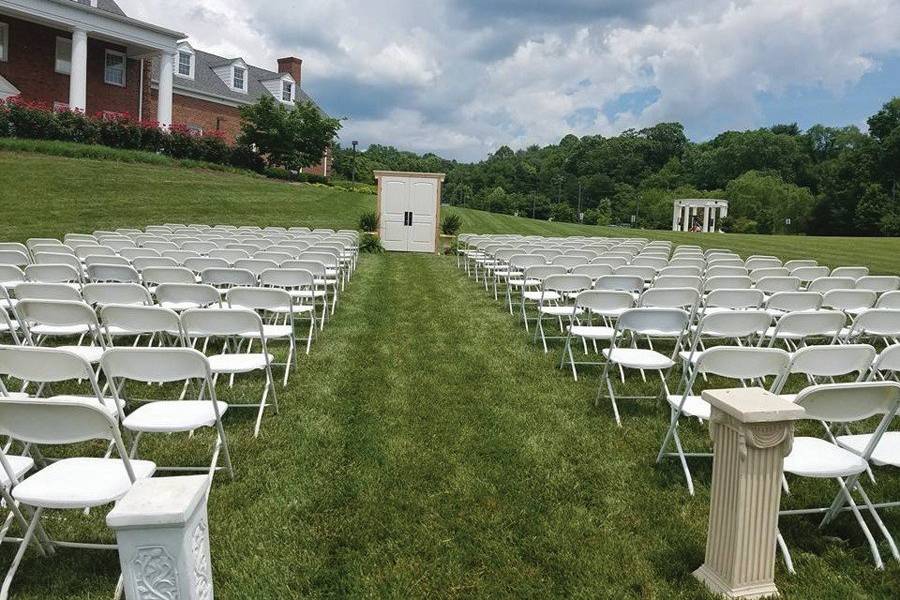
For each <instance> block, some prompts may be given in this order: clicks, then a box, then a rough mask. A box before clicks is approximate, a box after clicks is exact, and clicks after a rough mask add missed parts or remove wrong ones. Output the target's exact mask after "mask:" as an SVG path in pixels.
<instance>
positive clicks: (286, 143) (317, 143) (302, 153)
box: [238, 96, 341, 169]
mask: <svg viewBox="0 0 900 600" xmlns="http://www.w3.org/2000/svg"><path fill="white" fill-rule="evenodd" d="M340 129H341V122H340V119H335V118H332V117H329V116H328V115H326V114H325V113H323V112H322V111H321V110H319V108H318V107H317V106H316V105H315V104H313V103H312V102H297V103H296V104H295V105H294V106H293V107H291V108H288V107H286V106H285V105H284V104H282V103H280V102H276V101H275V99H274V98H272V97H271V96H263V97H262V98H260V99H259V101H258V102H256V103H255V104H252V105H249V106H245V107H242V108H241V134H240V136H239V137H238V143H240V144H241V145H245V146H251V147H255V148H256V150H257V152H259V154H260V155H262V156H264V157H265V158H266V160H267V161H268V162H269V164H272V165H277V166H281V167H284V168H286V169H302V168H304V167H311V166H313V165H316V164H318V163H319V161H321V160H322V156H323V155H324V154H325V150H326V149H327V148H328V147H329V146H330V145H331V143H332V141H333V140H334V138H335V137H336V136H337V132H338V131H340Z"/></svg>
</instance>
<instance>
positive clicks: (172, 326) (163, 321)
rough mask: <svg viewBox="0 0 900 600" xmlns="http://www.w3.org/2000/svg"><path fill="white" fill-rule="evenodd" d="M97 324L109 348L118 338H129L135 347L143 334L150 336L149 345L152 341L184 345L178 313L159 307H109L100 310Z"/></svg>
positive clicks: (161, 343) (131, 305) (167, 345)
mask: <svg viewBox="0 0 900 600" xmlns="http://www.w3.org/2000/svg"><path fill="white" fill-rule="evenodd" d="M100 323H101V326H102V328H103V332H104V333H105V334H106V337H107V339H108V340H109V345H110V346H114V345H115V340H116V338H118V337H132V336H133V337H134V338H135V340H134V342H133V345H134V346H138V345H139V344H140V340H141V337H142V336H145V335H149V336H150V339H149V341H148V346H153V343H154V341H155V340H156V341H157V342H158V345H159V346H164V347H173V346H182V347H184V346H187V340H186V338H185V335H184V331H183V330H182V328H181V320H180V319H179V318H178V313H176V312H175V311H173V310H171V309H168V308H163V307H161V306H140V305H134V304H127V305H126V304H108V305H106V306H103V307H102V308H101V309H100Z"/></svg>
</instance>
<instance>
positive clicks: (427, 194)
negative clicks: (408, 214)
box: [409, 178, 437, 252]
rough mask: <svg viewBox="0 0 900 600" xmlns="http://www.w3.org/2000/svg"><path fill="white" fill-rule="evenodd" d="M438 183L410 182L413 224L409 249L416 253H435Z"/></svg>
mask: <svg viewBox="0 0 900 600" xmlns="http://www.w3.org/2000/svg"><path fill="white" fill-rule="evenodd" d="M436 194H437V181H435V180H434V179H428V178H420V179H413V180H411V181H410V186H409V196H410V198H409V206H410V208H409V209H410V210H411V211H412V212H413V224H412V227H410V228H409V229H410V232H409V249H410V250H412V251H414V252H434V250H435V248H434V235H435V211H436V206H435V204H436V202H437V201H436V199H435V196H436Z"/></svg>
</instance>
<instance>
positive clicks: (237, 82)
mask: <svg viewBox="0 0 900 600" xmlns="http://www.w3.org/2000/svg"><path fill="white" fill-rule="evenodd" d="M246 74H247V72H246V70H245V69H244V68H243V67H235V68H234V85H233V87H234V89H236V90H241V91H243V90H244V89H245V88H244V84H245V83H246V82H245V80H244V79H245V77H246Z"/></svg>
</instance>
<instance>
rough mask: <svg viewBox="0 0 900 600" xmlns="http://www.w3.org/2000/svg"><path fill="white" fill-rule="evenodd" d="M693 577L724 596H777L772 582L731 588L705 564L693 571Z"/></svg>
mask: <svg viewBox="0 0 900 600" xmlns="http://www.w3.org/2000/svg"><path fill="white" fill-rule="evenodd" d="M694 577H696V578H697V579H699V580H700V581H701V582H703V584H704V585H705V586H706V589H708V590H709V591H710V592H712V593H713V594H719V595H722V596H725V597H726V598H748V599H750V600H754V599H756V598H777V597H778V596H779V594H778V588H776V587H775V584H774V583H760V584H756V585H743V586H740V587H736V588H731V587H729V586H728V584H727V583H725V582H724V581H722V579H721V578H720V577H719V576H718V575H716V574H715V573H714V572H713V571H712V569H708V568H707V567H706V565H703V566H701V567H700V568H699V569H697V570H696V571H694Z"/></svg>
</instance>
